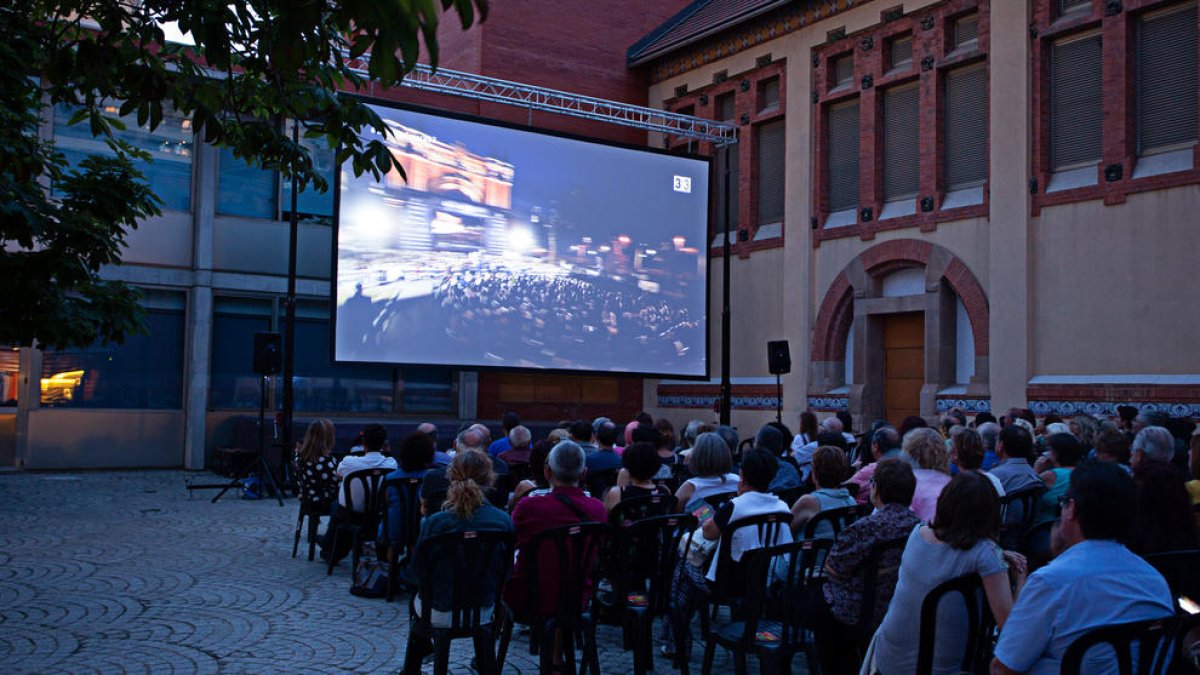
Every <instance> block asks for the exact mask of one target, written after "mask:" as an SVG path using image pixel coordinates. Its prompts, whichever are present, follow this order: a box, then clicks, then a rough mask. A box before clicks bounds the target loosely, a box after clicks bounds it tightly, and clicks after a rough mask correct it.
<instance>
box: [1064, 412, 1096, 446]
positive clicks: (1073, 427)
mask: <svg viewBox="0 0 1200 675" xmlns="http://www.w3.org/2000/svg"><path fill="white" fill-rule="evenodd" d="M1067 428H1068V429H1069V430H1070V432H1071V433H1072V434H1074V435H1075V438H1076V439H1078V440H1079V443H1080V444H1081V445H1083V450H1084V454H1085V455H1087V454H1089V453H1091V452H1092V450H1095V449H1096V437H1097V436H1099V435H1100V431H1101V428H1100V420H1097V419H1096V418H1095V417H1092V416H1091V415H1084V414H1079V415H1076V416H1074V417H1072V418H1071V419H1070V421H1068V422H1067Z"/></svg>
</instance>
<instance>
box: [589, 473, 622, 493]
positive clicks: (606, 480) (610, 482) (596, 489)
mask: <svg viewBox="0 0 1200 675" xmlns="http://www.w3.org/2000/svg"><path fill="white" fill-rule="evenodd" d="M620 471H621V469H620V468H614V469H604V470H602V471H595V472H592V471H589V472H587V476H586V479H585V482H586V483H587V491H588V493H589V494H591V495H592V496H593V497H595V498H596V499H604V494H605V493H606V492H608V489H609V488H610V487H612V486H614V485H616V484H617V474H618V473H619V472H620Z"/></svg>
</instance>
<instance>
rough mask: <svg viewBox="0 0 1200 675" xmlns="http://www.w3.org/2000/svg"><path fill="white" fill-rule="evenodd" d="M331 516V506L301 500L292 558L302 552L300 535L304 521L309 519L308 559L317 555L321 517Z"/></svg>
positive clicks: (293, 540)
mask: <svg viewBox="0 0 1200 675" xmlns="http://www.w3.org/2000/svg"><path fill="white" fill-rule="evenodd" d="M327 515H329V504H322V503H320V502H310V501H308V500H307V499H304V498H303V497H301V498H300V515H299V516H298V517H297V518H296V536H295V537H294V538H293V539H292V557H293V558H295V557H296V553H297V551H299V550H300V533H301V532H302V531H303V530H304V519H305V518H307V519H308V559H309V560H312V559H313V558H314V557H316V553H317V531H318V530H319V529H320V528H321V516H327Z"/></svg>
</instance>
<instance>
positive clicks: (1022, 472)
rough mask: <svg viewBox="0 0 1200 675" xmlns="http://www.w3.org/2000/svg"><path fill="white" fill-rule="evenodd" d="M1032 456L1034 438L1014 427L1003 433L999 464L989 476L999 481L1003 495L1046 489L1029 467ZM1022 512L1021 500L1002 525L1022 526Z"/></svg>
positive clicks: (1010, 426) (1006, 428)
mask: <svg viewBox="0 0 1200 675" xmlns="http://www.w3.org/2000/svg"><path fill="white" fill-rule="evenodd" d="M1032 454H1033V436H1031V435H1030V434H1029V432H1028V431H1026V430H1025V429H1024V428H1023V427H1020V426H1018V425H1015V424H1010V425H1008V426H1006V427H1004V428H1003V429H1001V431H1000V439H999V441H997V443H996V457H997V459H999V461H998V462H996V466H993V467H992V470H991V471H989V472H988V473H990V474H992V475H993V476H995V477H996V478H999V479H1000V485H1001V486H1003V487H1004V494H1006V495H1011V494H1013V493H1014V492H1020V491H1021V490H1025V489H1028V488H1030V487H1035V486H1038V487H1040V486H1044V485H1045V483H1043V482H1042V479H1041V477H1039V476H1038V475H1037V473H1035V472H1034V470H1033V467H1032V466H1030V465H1029V458H1030V456H1032ZM1022 508H1023V507H1022V505H1021V502H1020V501H1019V500H1018V501H1014V502H1012V503H1010V504H1009V505H1008V509H1006V510H1005V513H1004V519H1003V522H1001V523H1000V524H1001V525H1015V524H1017V523H1020V522H1022V519H1023V518H1024V517H1025V514H1024V511H1022Z"/></svg>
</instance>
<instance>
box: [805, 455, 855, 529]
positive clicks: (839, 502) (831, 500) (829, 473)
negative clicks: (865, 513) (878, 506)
mask: <svg viewBox="0 0 1200 675" xmlns="http://www.w3.org/2000/svg"><path fill="white" fill-rule="evenodd" d="M812 465H813V468H812V480H813V484H814V485H816V486H817V489H816V490H813V491H812V492H810V493H808V494H806V495H804V496H802V497H800V498H799V499H797V500H796V503H795V504H794V505H793V506H792V535H793V536H795V537H796V538H797V539H801V538H803V537H804V526H805V525H807V524H808V521H810V520H812V519H813V517H814V516H816V515H817V514H818V513H820V512H822V511H828V510H829V509H840V508H844V507H847V506H854V505H855V504H857V502H856V501H855V500H854V497H851V496H850V491H849V490H847V489H846V488H844V487H842V480H844V479H845V478H846V474H847V473H848V472H849V470H850V465H849V464H848V463H847V462H846V453H844V452H842V451H841V450H839V449H837V448H835V447H833V446H831V445H823V446H821V447H819V448H817V451H816V452H815V453H813V461H812ZM813 538H814V539H833V538H834V534H833V524H832V523H829V522H825V523H821V524H820V525H819V526H818V527H817V530H816V531H815V532H814V533H813Z"/></svg>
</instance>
